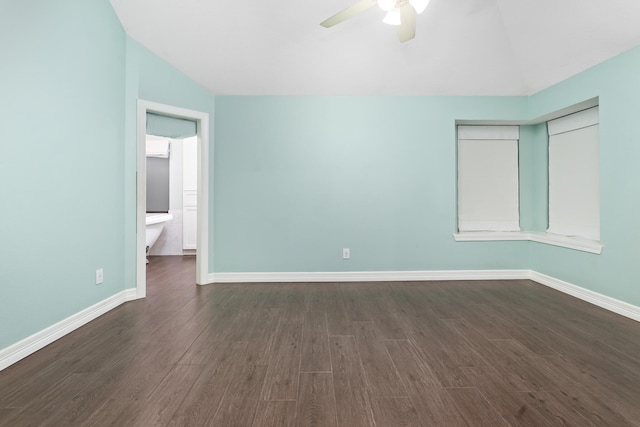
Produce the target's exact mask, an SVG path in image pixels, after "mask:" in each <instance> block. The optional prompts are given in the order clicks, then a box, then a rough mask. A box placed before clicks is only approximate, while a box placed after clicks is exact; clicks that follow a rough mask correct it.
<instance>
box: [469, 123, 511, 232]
mask: <svg viewBox="0 0 640 427" xmlns="http://www.w3.org/2000/svg"><path fill="white" fill-rule="evenodd" d="M514 127H515V128H516V133H514V132H513V129H510V130H506V131H505V130H501V132H502V133H500V132H499V133H498V134H496V133H493V135H494V136H496V135H508V136H510V137H513V136H517V128H518V127H517V126H505V128H514ZM463 128H483V129H482V130H481V132H486V131H487V130H488V129H487V128H501V127H499V126H486V127H485V126H460V127H459V128H458V135H459V136H460V135H462V136H465V137H470V136H471V137H473V136H475V138H471V139H463V138H459V139H458V229H459V231H519V230H520V215H519V203H518V141H517V139H487V138H486V137H485V136H486V135H487V134H486V133H485V134H478V133H475V134H474V133H473V132H471V133H470V132H469V131H472V130H473V131H475V130H477V129H463Z"/></svg>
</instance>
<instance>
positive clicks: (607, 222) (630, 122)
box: [528, 48, 640, 306]
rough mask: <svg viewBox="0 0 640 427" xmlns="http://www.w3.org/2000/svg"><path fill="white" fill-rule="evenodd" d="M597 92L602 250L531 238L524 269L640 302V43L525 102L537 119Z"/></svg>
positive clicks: (632, 302) (532, 115) (595, 94)
mask: <svg viewBox="0 0 640 427" xmlns="http://www.w3.org/2000/svg"><path fill="white" fill-rule="evenodd" d="M596 96H598V97H599V98H600V224H601V240H602V243H603V244H604V251H603V253H602V255H593V254H589V253H585V252H579V251H574V250H570V249H564V248H558V247H553V246H548V245H542V244H538V243H532V248H531V262H530V265H531V268H532V269H534V270H536V271H539V272H541V273H544V274H548V275H550V276H553V277H556V278H558V279H562V280H565V281H568V282H570V283H573V284H576V285H579V286H582V287H584V288H587V289H590V290H593V291H596V292H599V293H602V294H604V295H608V296H611V297H613V298H617V299H620V300H622V301H626V302H628V303H630V304H634V305H636V306H639V305H640V263H639V262H638V259H640V248H639V246H638V242H639V241H640V228H639V227H636V225H637V224H638V215H639V214H640V186H639V183H640V168H639V167H638V160H639V159H640V133H638V131H637V123H638V119H639V117H640V48H635V49H633V50H630V51H628V52H626V53H624V54H622V55H619V56H617V57H615V58H613V59H611V60H609V61H607V62H604V63H602V64H600V65H598V66H596V67H593V68H591V69H589V70H587V71H585V72H583V73H581V74H578V75H577V76H574V77H572V78H570V79H568V80H566V81H564V82H562V83H560V84H558V85H555V86H553V87H551V88H549V89H547V90H545V91H542V92H540V93H538V94H536V95H534V96H532V97H531V98H530V100H529V107H528V109H529V113H528V115H529V116H530V117H531V118H533V117H539V116H541V115H543V114H546V113H548V112H551V111H555V110H558V109H560V108H563V107H566V106H568V105H572V104H575V103H578V102H580V101H584V100H587V99H590V98H593V97H596Z"/></svg>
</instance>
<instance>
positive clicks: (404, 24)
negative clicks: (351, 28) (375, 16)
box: [320, 0, 429, 42]
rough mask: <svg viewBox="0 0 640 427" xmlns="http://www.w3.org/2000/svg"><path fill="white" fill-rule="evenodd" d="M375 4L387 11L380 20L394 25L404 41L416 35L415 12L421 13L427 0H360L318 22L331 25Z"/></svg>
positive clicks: (326, 25)
mask: <svg viewBox="0 0 640 427" xmlns="http://www.w3.org/2000/svg"><path fill="white" fill-rule="evenodd" d="M375 4H377V5H378V6H379V7H380V9H382V10H384V11H385V12H387V14H386V15H385V17H384V19H383V20H382V22H384V23H385V24H389V25H395V27H396V33H397V34H398V39H400V42H406V41H407V40H411V39H412V38H414V37H415V36H416V13H422V12H423V11H424V10H425V9H426V7H427V4H429V0H360V1H359V2H358V3H356V4H354V5H353V6H351V7H348V8H346V9H345V10H343V11H341V12H338V13H336V14H335V15H333V16H332V17H330V18H329V19H326V20H324V21H322V22H321V23H320V25H322V26H323V27H325V28H329V27H333V26H334V25H336V24H339V23H341V22H342V21H345V20H347V19H349V18H352V17H354V16H356V15H357V14H359V13H362V12H364V11H365V10H367V9H369V8H371V7H373V6H374V5H375Z"/></svg>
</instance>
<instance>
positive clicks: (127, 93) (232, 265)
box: [0, 0, 640, 348]
mask: <svg viewBox="0 0 640 427" xmlns="http://www.w3.org/2000/svg"><path fill="white" fill-rule="evenodd" d="M0 20H1V22H0V24H2V25H0V51H2V53H3V57H2V60H3V65H4V66H3V67H1V68H0V94H1V97H0V117H1V119H0V120H1V121H2V122H1V123H0V129H1V130H0V132H1V133H2V148H3V150H2V152H3V155H2V156H0V190H1V194H2V196H3V206H5V209H3V213H2V221H1V225H0V242H2V245H0V263H1V268H0V324H1V325H11V326H10V327H9V328H7V327H4V328H0V348H4V347H7V346H9V345H11V344H13V343H15V342H17V341H19V340H21V339H23V338H25V337H28V336H29V335H31V334H33V333H35V332H38V331H41V330H42V329H44V328H46V327H48V326H51V325H52V324H54V323H56V322H58V321H60V320H63V319H64V318H66V317H68V316H70V315H72V314H75V313H77V312H79V311H81V310H83V309H85V308H87V307H89V306H91V305H93V304H95V303H97V302H99V301H102V300H104V299H106V298H108V297H109V296H112V295H114V294H117V293H118V292H120V291H122V290H124V289H128V288H134V287H135V212H136V206H135V191H136V190H135V175H136V173H135V168H136V154H135V153H136V148H135V147H136V141H135V138H136V136H135V129H136V117H135V111H136V100H137V98H138V97H140V98H142V99H146V100H150V101H155V102H160V103H165V104H170V105H175V106H179V107H184V108H189V109H194V110H198V111H204V112H208V113H210V114H211V116H212V118H214V119H213V120H212V123H211V137H212V140H211V143H212V144H211V158H210V163H211V165H213V168H212V170H211V177H212V180H213V183H212V184H213V185H212V186H211V194H210V203H211V206H210V223H211V224H213V227H212V229H211V235H210V244H211V247H210V248H209V249H210V257H211V258H210V270H211V271H216V272H248V271H258V272H259V271H274V272H277V271H358V270H415V269H419V270H437V269H447V270H448V269H514V268H531V269H534V270H536V271H540V272H542V273H545V274H549V275H551V276H554V277H557V278H560V279H563V280H567V281H569V282H571V283H574V284H576V285H579V286H583V287H585V288H587V289H591V290H594V291H597V292H601V293H603V294H605V295H609V296H612V297H614V298H618V299H621V300H623V301H627V302H629V303H631V304H635V305H640V292H639V290H638V286H637V283H638V278H640V271H638V270H639V269H640V267H639V266H638V264H639V263H637V262H636V257H637V256H638V249H637V247H636V244H635V242H637V241H638V238H639V237H640V236H639V235H638V234H639V233H640V231H638V229H637V227H635V223H636V220H635V216H636V215H637V212H639V211H640V193H639V191H638V189H637V185H636V183H637V182H639V181H640V179H639V178H640V177H639V176H638V175H639V174H640V172H638V171H640V169H638V168H637V167H636V166H637V165H636V163H637V159H638V158H639V156H640V143H639V142H640V141H638V138H639V137H638V134H637V132H634V124H635V122H636V121H637V115H638V112H640V93H639V92H640V49H634V50H631V51H629V52H627V53H625V54H623V55H620V56H618V57H616V58H614V59H612V60H610V61H607V62H605V63H603V64H601V65H599V66H597V67H594V68H592V69H590V70H587V71H586V72H584V73H581V74H579V75H577V76H575V77H572V78H571V79H568V80H567V81H565V82H562V83H561V84H558V85H556V86H554V87H552V88H549V89H548V90H545V91H543V92H541V93H539V94H536V95H534V96H532V97H529V98H524V97H217V98H216V97H214V96H213V95H211V94H210V93H208V92H207V91H206V90H204V89H203V88H202V87H200V86H198V85H197V84H195V83H193V82H192V81H191V80H190V79H188V78H187V77H186V76H184V75H183V74H182V73H180V72H179V71H177V70H175V69H174V68H173V67H171V66H169V65H168V64H167V63H165V62H164V61H162V60H160V59H159V58H158V57H157V56H155V55H154V54H153V53H151V52H149V51H148V50H146V49H145V48H143V47H142V46H140V45H139V44H138V43H137V42H135V41H133V40H131V39H130V38H128V37H127V36H126V35H125V33H124V31H123V29H122V27H121V25H120V23H119V22H118V20H117V18H116V16H115V14H114V12H113V10H112V9H111V6H110V4H109V2H108V1H107V0H95V1H89V2H87V1H81V0H57V1H55V2H51V1H44V0H34V1H31V2H24V1H19V0H5V1H3V2H2V3H1V4H0ZM7 64H9V65H7ZM595 96H599V97H600V114H601V125H600V144H601V206H602V212H601V218H602V240H603V243H604V245H605V250H604V253H603V254H602V255H601V256H598V255H592V254H587V253H584V252H578V251H574V250H570V249H564V248H558V247H554V246H548V245H542V244H538V243H527V242H490V243H479V242H475V243H472V242H458V243H456V242H454V241H453V238H452V236H451V235H452V233H453V232H454V231H455V229H456V218H455V209H456V207H455V205H456V201H455V180H456V172H455V167H456V161H455V127H454V123H455V120H456V119H459V120H465V119H466V120H531V119H533V118H535V117H539V116H541V115H544V114H547V113H550V112H552V111H555V110H559V109H561V108H564V107H567V106H569V105H572V104H575V103H578V102H580V101H584V100H586V99H590V98H593V97H595ZM214 112H215V116H214V115H213V114H214ZM545 132H546V130H545V129H544V125H538V126H531V127H527V128H525V129H524V130H523V140H522V141H521V156H520V161H521V165H522V166H523V168H522V169H521V175H520V179H521V183H522V188H521V192H522V197H523V199H522V203H523V206H522V209H523V213H522V215H523V224H526V227H529V226H530V227H531V228H532V229H534V230H544V228H545V227H546V207H545V205H544V203H542V202H541V201H546V185H547V184H546V172H541V171H546V163H545V162H546V136H545ZM214 140H215V149H214V143H213V142H214ZM214 153H215V155H214ZM45 218H46V219H45ZM342 247H350V248H351V250H352V259H351V260H349V261H343V260H342V259H341V248H342ZM100 267H102V268H104V269H105V283H104V284H103V285H101V286H96V285H94V273H95V269H97V268H100Z"/></svg>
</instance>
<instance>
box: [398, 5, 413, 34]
mask: <svg viewBox="0 0 640 427" xmlns="http://www.w3.org/2000/svg"><path fill="white" fill-rule="evenodd" d="M396 33H398V39H400V42H406V41H407V40H411V39H412V38H414V37H415V36H416V11H415V9H414V8H413V6H411V5H410V4H409V3H406V4H404V5H403V6H402V7H401V8H400V25H398V26H397V27H396Z"/></svg>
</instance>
